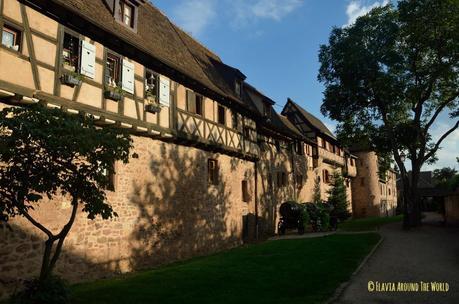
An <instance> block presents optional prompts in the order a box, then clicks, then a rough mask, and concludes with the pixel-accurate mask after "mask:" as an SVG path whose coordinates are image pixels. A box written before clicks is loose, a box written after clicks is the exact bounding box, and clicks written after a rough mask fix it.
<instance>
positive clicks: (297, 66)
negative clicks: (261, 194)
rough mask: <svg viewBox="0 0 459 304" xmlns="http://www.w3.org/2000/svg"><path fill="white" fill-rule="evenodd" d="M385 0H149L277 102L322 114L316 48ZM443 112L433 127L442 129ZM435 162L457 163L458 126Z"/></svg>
mask: <svg viewBox="0 0 459 304" xmlns="http://www.w3.org/2000/svg"><path fill="white" fill-rule="evenodd" d="M387 1H388V0H377V1H375V0H173V1H171V0H152V2H153V4H154V5H155V6H156V7H158V8H159V9H161V11H163V12H164V13H165V14H166V15H167V16H168V17H169V18H170V19H171V20H172V21H173V22H174V23H175V24H177V25H179V26H180V27H181V28H183V29H184V30H185V31H186V32H188V33H190V34H191V35H192V36H193V37H194V38H196V39H197V40H199V41H200V42H201V43H202V44H204V45H205V46H206V47H208V48H209V49H210V50H212V51H213V52H215V53H216V54H217V55H219V56H220V58H221V59H222V60H223V61H224V62H225V63H227V64H229V65H231V66H234V67H237V68H238V69H240V70H241V71H242V72H243V73H244V74H245V75H246V76H247V82H249V83H250V84H252V85H254V86H255V87H257V88H258V89H259V90H261V91H262V92H263V93H264V94H266V95H267V96H269V97H271V98H272V99H273V100H275V101H276V104H277V105H276V106H275V109H276V110H277V111H280V110H281V109H282V106H283V105H284V104H285V102H286V100H287V97H290V98H292V99H293V100H295V101H297V102H298V103H299V104H301V105H302V106H303V107H304V108H305V109H307V110H308V111H310V112H311V113H313V114H314V115H316V116H318V117H319V118H320V119H322V120H323V121H324V122H325V123H326V124H327V126H329V127H330V129H332V130H334V126H335V125H336V123H335V122H333V121H331V120H329V119H327V118H325V117H323V115H322V114H321V113H320V104H321V102H322V92H323V86H322V85H321V84H320V83H319V82H318V81H317V71H318V69H319V62H318V50H319V46H320V44H323V43H326V42H327V40H328V36H329V33H330V31H331V29H332V28H333V27H334V26H337V27H341V26H343V25H346V24H350V23H352V22H353V21H354V20H355V19H356V18H357V17H358V16H360V15H363V14H365V13H366V12H368V11H369V10H370V9H371V8H373V7H375V6H378V5H383V4H385V3H387ZM449 124H451V121H449V119H448V118H447V116H444V117H443V118H442V120H441V121H439V123H438V124H437V126H436V128H435V129H434V130H433V131H434V132H433V134H434V136H435V135H436V134H441V133H440V132H441V131H442V130H443V129H445V128H446V127H447V126H448V125H449ZM442 146H443V147H444V148H443V149H442V150H441V151H440V152H439V157H440V161H439V162H438V163H437V164H435V165H434V166H433V167H430V168H436V167H443V166H455V165H456V167H459V165H457V163H456V162H455V157H456V156H458V155H459V131H456V132H455V133H454V134H452V135H450V138H449V140H447V141H445V142H444V144H443V145H442Z"/></svg>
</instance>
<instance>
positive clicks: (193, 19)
mask: <svg viewBox="0 0 459 304" xmlns="http://www.w3.org/2000/svg"><path fill="white" fill-rule="evenodd" d="M216 15H217V14H216V1H215V0H187V1H185V2H182V3H180V5H178V6H176V7H175V9H174V17H175V18H174V20H175V21H176V22H177V24H178V25H179V26H181V27H182V28H183V29H184V30H185V31H187V32H188V33H191V34H192V35H193V36H195V37H197V36H199V35H200V34H202V33H203V32H204V31H205V29H206V28H207V26H209V24H211V22H212V21H213V20H214V18H215V17H216Z"/></svg>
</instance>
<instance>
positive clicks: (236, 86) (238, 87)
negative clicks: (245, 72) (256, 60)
mask: <svg viewBox="0 0 459 304" xmlns="http://www.w3.org/2000/svg"><path fill="white" fill-rule="evenodd" d="M241 90H242V82H241V81H240V80H236V81H235V83H234V91H235V92H236V95H237V96H238V97H241V95H242V94H241Z"/></svg>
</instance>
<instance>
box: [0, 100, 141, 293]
mask: <svg viewBox="0 0 459 304" xmlns="http://www.w3.org/2000/svg"><path fill="white" fill-rule="evenodd" d="M131 142H132V141H131V138H130V136H129V134H128V133H126V132H125V131H122V130H120V129H116V128H98V127H96V126H95V125H94V120H93V119H92V118H90V117H88V116H85V115H71V114H68V113H65V112H63V111H61V110H59V109H48V108H46V107H44V106H42V105H34V106H31V107H17V108H5V109H3V110H2V111H1V112H0V162H1V163H2V165H1V166H0V220H1V221H5V222H6V221H8V220H9V219H10V218H11V217H14V216H23V217H25V218H26V219H27V220H29V221H30V222H31V223H32V224H33V225H34V226H35V227H37V228H38V229H39V230H41V231H42V232H43V233H44V234H45V235H46V236H47V240H46V242H45V250H44V253H43V260H42V265H41V271H40V276H39V279H38V281H39V283H40V284H39V288H38V289H40V286H41V287H42V288H45V287H44V286H46V281H47V280H48V279H51V274H52V271H53V268H54V266H55V265H56V262H57V260H58V258H59V255H60V253H61V250H62V245H63V244H64V240H65V237H66V236H67V235H68V233H69V231H70V229H71V227H72V225H73V222H74V221H75V217H76V216H77V211H78V209H79V208H81V210H82V211H83V212H85V213H86V214H87V217H88V218H89V219H94V218H95V217H96V216H101V217H102V218H103V219H109V218H111V217H113V216H117V214H116V213H115V212H114V211H113V209H112V207H111V206H110V204H109V203H108V202H106V195H105V191H104V189H105V188H107V187H108V186H109V185H110V178H109V175H110V174H114V169H113V164H114V162H115V161H117V160H121V161H123V162H124V163H126V162H127V161H128V158H129V149H130V148H131ZM44 197H46V198H48V199H52V198H59V197H68V198H70V200H71V207H72V208H71V213H70V214H69V218H68V221H67V223H66V224H65V225H64V226H63V227H62V230H61V231H60V232H59V233H57V234H56V233H53V232H51V230H50V229H49V228H47V227H45V225H44V224H43V223H40V222H39V221H38V220H37V219H36V218H34V214H33V212H32V211H33V210H34V209H35V208H37V207H38V206H39V205H40V204H41V203H44V202H43V201H42V199H43V198H44Z"/></svg>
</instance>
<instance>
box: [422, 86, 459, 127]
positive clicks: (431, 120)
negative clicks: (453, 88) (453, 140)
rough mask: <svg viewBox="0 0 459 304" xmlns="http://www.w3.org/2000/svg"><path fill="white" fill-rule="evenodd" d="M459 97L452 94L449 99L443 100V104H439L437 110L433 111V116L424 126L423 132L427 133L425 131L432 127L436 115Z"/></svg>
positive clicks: (458, 94) (457, 94)
mask: <svg viewBox="0 0 459 304" xmlns="http://www.w3.org/2000/svg"><path fill="white" fill-rule="evenodd" d="M458 96H459V93H456V94H454V95H453V96H452V97H451V98H448V99H447V100H445V101H444V102H443V103H441V104H440V106H439V107H438V108H437V110H436V111H435V113H434V115H433V116H432V117H431V118H430V120H429V122H428V123H427V124H426V126H425V128H424V131H425V132H426V133H427V130H429V128H430V127H431V126H432V125H433V123H434V122H435V119H437V117H438V115H440V113H441V111H443V109H444V108H445V107H446V106H448V104H449V103H450V102H452V101H453V100H454V99H456V98H457V97H458Z"/></svg>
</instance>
